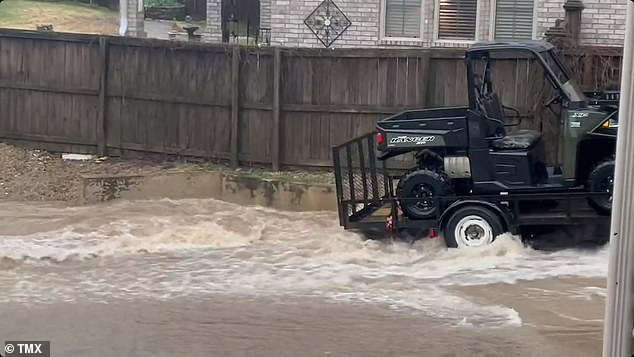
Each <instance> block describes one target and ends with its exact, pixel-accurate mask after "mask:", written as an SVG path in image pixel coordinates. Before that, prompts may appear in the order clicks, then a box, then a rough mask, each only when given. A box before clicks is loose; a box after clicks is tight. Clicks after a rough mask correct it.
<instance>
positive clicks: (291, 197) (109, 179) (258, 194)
mask: <svg viewBox="0 0 634 357" xmlns="http://www.w3.org/2000/svg"><path fill="white" fill-rule="evenodd" d="M162 198H169V199H186V198H201V199H205V198H207V199H209V198H211V199H218V200H223V201H227V202H231V203H237V204H242V205H259V206H265V207H271V208H275V209H280V210H287V211H336V210H337V200H336V194H335V189H334V185H311V184H306V183H293V182H284V181H277V180H268V179H263V178H258V177H251V176H243V175H236V174H227V173H224V172H221V171H218V172H192V173H189V172H187V173H165V174H160V175H154V176H143V175H102V176H101V175H100V176H84V177H83V178H82V190H81V203H82V204H94V203H99V202H107V201H112V200H118V199H125V200H146V199H162Z"/></svg>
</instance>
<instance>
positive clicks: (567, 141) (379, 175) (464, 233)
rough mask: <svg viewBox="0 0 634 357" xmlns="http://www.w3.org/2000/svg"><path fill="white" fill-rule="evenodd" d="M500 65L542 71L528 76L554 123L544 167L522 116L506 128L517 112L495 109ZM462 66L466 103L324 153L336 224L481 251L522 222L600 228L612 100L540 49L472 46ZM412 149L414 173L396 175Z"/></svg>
mask: <svg viewBox="0 0 634 357" xmlns="http://www.w3.org/2000/svg"><path fill="white" fill-rule="evenodd" d="M509 59H511V60H515V59H518V60H530V61H532V63H533V65H537V66H540V68H541V69H543V73H544V74H545V75H544V77H535V78H534V80H535V81H547V83H549V85H551V86H552V89H554V93H555V95H553V96H552V97H551V98H549V99H548V100H546V102H545V103H543V104H544V105H545V106H546V107H548V108H549V109H551V111H553V112H554V113H555V114H556V115H557V116H558V118H559V125H560V133H561V138H559V140H558V142H560V143H561V145H560V149H559V155H558V156H559V158H560V162H559V163H558V164H556V165H552V164H550V165H549V164H547V163H546V160H545V149H544V147H545V140H544V138H543V136H542V133H540V131H537V130H528V129H519V127H520V124H521V119H519V120H515V121H512V120H511V118H513V117H517V118H521V116H520V115H519V111H518V110H516V109H514V108H508V107H506V106H504V105H503V104H502V102H501V101H500V95H499V94H498V93H497V92H496V89H495V88H494V86H493V84H494V82H495V81H494V78H492V73H493V71H492V68H494V66H495V64H496V62H497V61H504V60H507V61H508V60H509ZM465 63H466V74H467V85H468V90H467V92H468V97H469V105H468V106H467V107H456V108H432V109H422V110H411V111H405V112H402V113H399V114H396V115H394V116H391V117H388V118H386V119H384V120H381V121H379V122H378V123H377V126H376V129H377V130H376V131H375V132H373V133H370V134H368V135H366V136H363V137H361V138H357V139H355V140H352V141H350V142H348V143H345V144H342V145H340V146H337V147H335V148H334V149H333V150H334V151H333V154H334V166H335V171H336V181H337V196H338V203H339V216H340V220H341V224H342V225H343V226H344V227H345V228H347V229H360V230H362V231H366V232H367V231H372V230H381V229H382V230H385V229H386V228H387V229H388V230H395V231H397V232H399V231H402V230H409V231H412V230H414V231H415V232H416V234H419V232H420V231H428V230H431V229H433V230H440V231H442V233H444V239H445V242H446V243H447V245H448V246H449V247H466V246H479V245H483V244H489V243H491V242H492V241H493V240H494V239H495V238H496V237H497V236H498V235H500V234H502V233H504V232H510V233H513V234H516V233H521V231H522V230H523V229H524V228H530V227H531V226H532V227H533V228H536V227H541V228H543V227H544V226H559V227H562V226H567V227H568V228H574V229H584V228H592V227H600V226H603V227H604V226H605V223H606V222H608V221H609V215H610V211H611V201H612V199H611V198H612V197H611V192H612V181H613V172H614V153H615V146H616V132H617V128H618V118H617V115H618V95H619V93H618V92H592V93H584V92H582V91H580V90H579V88H578V87H577V85H576V84H575V83H574V81H573V80H572V79H571V78H570V74H569V71H568V70H567V69H566V68H565V66H564V65H563V62H562V61H561V59H560V58H559V57H558V56H557V54H556V53H555V52H554V49H553V46H552V45H551V44H549V43H548V42H544V41H530V42H518V43H499V42H490V43H479V44H477V45H474V46H473V47H471V48H470V49H468V50H467V51H466V56H465ZM506 110H509V111H512V112H515V113H517V114H518V115H516V116H512V115H509V114H507V111H506ZM412 153H415V158H416V164H415V165H414V166H415V167H413V168H409V169H408V170H406V171H405V172H402V171H400V170H396V169H394V168H391V166H390V165H389V164H388V160H390V159H392V158H396V157H399V156H402V155H404V154H412ZM392 166H394V165H392ZM395 183H396V189H394V184H395ZM597 222H599V223H602V225H597ZM594 234H603V235H605V234H606V232H595V233H594Z"/></svg>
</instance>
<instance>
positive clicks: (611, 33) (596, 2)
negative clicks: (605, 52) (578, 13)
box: [581, 0, 627, 46]
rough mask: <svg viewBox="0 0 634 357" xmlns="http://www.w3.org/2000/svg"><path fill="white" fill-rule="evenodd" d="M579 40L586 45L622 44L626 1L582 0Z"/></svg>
mask: <svg viewBox="0 0 634 357" xmlns="http://www.w3.org/2000/svg"><path fill="white" fill-rule="evenodd" d="M583 4H584V6H585V7H586V8H585V9H584V10H583V12H582V20H581V42H582V43H584V44H588V45H604V46H606V45H607V46H623V41H624V39H625V13H626V9H627V2H626V1H616V0H584V2H583Z"/></svg>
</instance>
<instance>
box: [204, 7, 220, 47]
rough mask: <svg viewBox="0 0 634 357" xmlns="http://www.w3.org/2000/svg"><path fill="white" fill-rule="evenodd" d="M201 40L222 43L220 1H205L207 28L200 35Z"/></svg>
mask: <svg viewBox="0 0 634 357" xmlns="http://www.w3.org/2000/svg"><path fill="white" fill-rule="evenodd" d="M202 40H203V41H205V42H221V41H222V0H207V28H206V29H205V31H204V32H203V33H202Z"/></svg>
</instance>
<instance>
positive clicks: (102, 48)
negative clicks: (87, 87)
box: [97, 37, 108, 156]
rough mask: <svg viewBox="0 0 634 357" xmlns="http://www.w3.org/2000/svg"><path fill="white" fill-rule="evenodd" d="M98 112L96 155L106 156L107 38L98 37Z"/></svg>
mask: <svg viewBox="0 0 634 357" xmlns="http://www.w3.org/2000/svg"><path fill="white" fill-rule="evenodd" d="M99 62H100V63H99V65H100V66H101V68H100V75H99V113H98V115H97V155H99V156H106V154H107V149H106V140H107V137H108V135H107V133H106V130H107V128H106V78H108V39H107V38H106V37H99Z"/></svg>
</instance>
